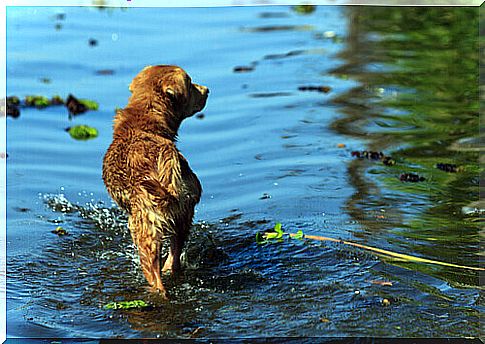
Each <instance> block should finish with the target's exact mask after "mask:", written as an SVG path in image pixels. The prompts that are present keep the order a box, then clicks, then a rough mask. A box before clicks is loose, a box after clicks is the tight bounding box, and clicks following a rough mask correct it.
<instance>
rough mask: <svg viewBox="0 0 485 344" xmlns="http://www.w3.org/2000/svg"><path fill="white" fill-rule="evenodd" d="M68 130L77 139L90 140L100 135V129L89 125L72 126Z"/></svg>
mask: <svg viewBox="0 0 485 344" xmlns="http://www.w3.org/2000/svg"><path fill="white" fill-rule="evenodd" d="M67 132H68V133H69V135H71V137H72V138H73V139H75V140H89V139H93V138H95V137H97V136H98V130H97V129H96V128H93V127H90V126H87V125H76V126H74V127H70V128H68V129H67Z"/></svg>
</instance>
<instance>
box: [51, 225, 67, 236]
mask: <svg viewBox="0 0 485 344" xmlns="http://www.w3.org/2000/svg"><path fill="white" fill-rule="evenodd" d="M51 233H54V234H57V235H58V236H64V235H68V234H69V233H68V232H67V231H66V230H65V229H64V228H62V227H61V226H59V227H57V228H56V229H54V230H53V231H51Z"/></svg>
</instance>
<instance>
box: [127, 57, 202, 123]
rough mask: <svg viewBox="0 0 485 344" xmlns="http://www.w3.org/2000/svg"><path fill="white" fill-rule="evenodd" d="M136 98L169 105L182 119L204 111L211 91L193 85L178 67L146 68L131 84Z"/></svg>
mask: <svg viewBox="0 0 485 344" xmlns="http://www.w3.org/2000/svg"><path fill="white" fill-rule="evenodd" d="M129 89H130V91H131V92H132V94H133V95H132V97H133V98H135V99H136V98H137V97H140V98H146V96H147V95H150V97H151V100H152V101H155V102H157V101H158V102H160V103H163V104H165V105H166V106H170V107H171V108H172V109H173V110H174V114H176V115H177V116H180V117H181V118H179V119H180V120H182V119H184V118H186V117H190V116H192V115H193V114H195V113H196V112H199V111H201V110H202V109H203V108H204V106H205V103H206V101H207V96H208V95H209V89H208V88H207V87H205V86H201V85H197V84H194V83H192V81H191V79H190V76H189V75H188V74H187V73H186V72H185V71H184V70H183V69H182V68H180V67H177V66H166V65H161V66H148V67H145V68H144V69H143V70H142V71H141V72H140V73H139V74H138V75H137V76H136V77H135V78H134V79H133V81H132V82H131V84H130V88H129Z"/></svg>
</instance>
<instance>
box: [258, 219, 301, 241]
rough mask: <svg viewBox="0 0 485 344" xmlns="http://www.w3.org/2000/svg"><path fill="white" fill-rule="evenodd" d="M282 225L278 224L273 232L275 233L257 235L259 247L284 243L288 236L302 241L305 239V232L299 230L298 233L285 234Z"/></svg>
mask: <svg viewBox="0 0 485 344" xmlns="http://www.w3.org/2000/svg"><path fill="white" fill-rule="evenodd" d="M281 227H282V226H281V223H279V222H278V223H277V224H276V225H275V226H274V228H273V230H274V232H266V233H259V232H258V233H256V243H258V244H259V245H264V244H271V243H274V242H283V236H284V235H287V236H288V237H289V238H293V239H298V240H302V239H303V238H304V234H303V231H301V230H299V231H298V232H296V233H285V232H283V229H282V228H281Z"/></svg>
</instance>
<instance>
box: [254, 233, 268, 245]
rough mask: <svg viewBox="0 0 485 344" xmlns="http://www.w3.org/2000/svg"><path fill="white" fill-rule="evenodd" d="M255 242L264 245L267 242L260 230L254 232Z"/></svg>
mask: <svg viewBox="0 0 485 344" xmlns="http://www.w3.org/2000/svg"><path fill="white" fill-rule="evenodd" d="M256 243H257V244H258V245H264V244H266V243H267V240H266V239H265V238H264V236H263V234H261V233H260V232H258V233H256Z"/></svg>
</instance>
